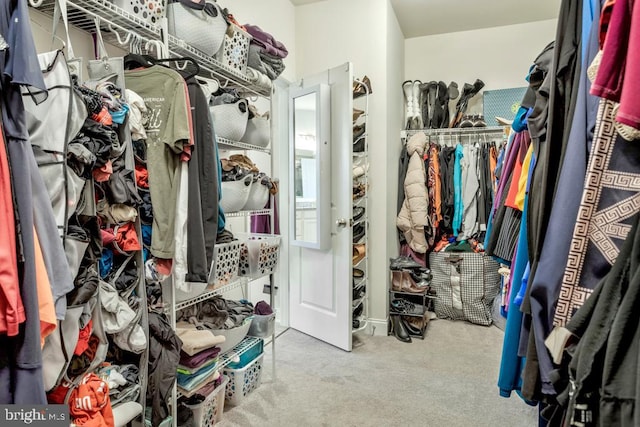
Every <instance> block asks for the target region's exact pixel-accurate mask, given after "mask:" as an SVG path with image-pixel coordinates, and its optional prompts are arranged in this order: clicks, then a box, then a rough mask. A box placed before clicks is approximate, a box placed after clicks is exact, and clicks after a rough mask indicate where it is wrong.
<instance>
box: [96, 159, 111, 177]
mask: <svg viewBox="0 0 640 427" xmlns="http://www.w3.org/2000/svg"><path fill="white" fill-rule="evenodd" d="M111 174H113V164H112V163H111V160H108V161H107V163H105V164H104V165H103V166H102V167H100V168H98V169H94V170H93V179H95V180H96V182H106V181H109V178H110V177H111Z"/></svg>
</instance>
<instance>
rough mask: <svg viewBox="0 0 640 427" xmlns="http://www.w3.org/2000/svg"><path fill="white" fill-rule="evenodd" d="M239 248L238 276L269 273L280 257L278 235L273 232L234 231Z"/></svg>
mask: <svg viewBox="0 0 640 427" xmlns="http://www.w3.org/2000/svg"><path fill="white" fill-rule="evenodd" d="M236 237H237V238H238V239H240V241H241V242H242V246H241V248H240V268H239V274H240V276H254V277H255V276H264V275H265V274H271V273H273V271H274V270H275V268H276V266H277V265H278V261H279V258H280V236H277V235H275V234H247V233H236Z"/></svg>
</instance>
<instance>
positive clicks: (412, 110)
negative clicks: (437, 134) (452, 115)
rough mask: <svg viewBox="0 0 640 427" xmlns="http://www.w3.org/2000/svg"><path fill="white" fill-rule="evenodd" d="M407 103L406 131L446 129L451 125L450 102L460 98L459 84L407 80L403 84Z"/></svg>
mask: <svg viewBox="0 0 640 427" xmlns="http://www.w3.org/2000/svg"><path fill="white" fill-rule="evenodd" d="M402 92H403V94H404V101H405V129H407V130H416V129H425V128H441V127H446V126H447V125H448V123H449V101H450V100H453V99H456V98H457V97H458V94H459V92H458V84H457V83H455V82H451V84H449V86H448V87H447V85H446V83H445V82H442V81H441V82H436V81H431V82H428V83H422V82H421V81H420V80H413V81H411V80H407V81H405V82H404V83H402Z"/></svg>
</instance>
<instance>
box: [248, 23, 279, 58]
mask: <svg viewBox="0 0 640 427" xmlns="http://www.w3.org/2000/svg"><path fill="white" fill-rule="evenodd" d="M244 28H245V29H246V30H247V32H248V33H249V34H251V36H252V37H253V40H252V43H254V44H256V45H258V46H260V47H261V48H262V49H263V50H262V51H263V52H265V53H268V54H271V55H274V56H277V57H278V58H283V59H284V58H286V57H287V55H288V54H289V51H288V50H287V48H286V47H285V45H283V44H282V43H281V42H279V41H278V40H276V39H275V38H274V37H273V36H272V35H271V34H269V33H267V32H265V31H262V29H261V28H260V27H258V26H257V25H251V24H244Z"/></svg>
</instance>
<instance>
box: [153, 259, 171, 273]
mask: <svg viewBox="0 0 640 427" xmlns="http://www.w3.org/2000/svg"><path fill="white" fill-rule="evenodd" d="M172 268H173V260H172V259H163V258H156V271H157V272H158V273H160V274H162V275H163V276H170V275H171V269H172Z"/></svg>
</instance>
